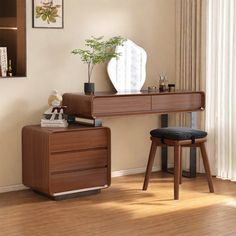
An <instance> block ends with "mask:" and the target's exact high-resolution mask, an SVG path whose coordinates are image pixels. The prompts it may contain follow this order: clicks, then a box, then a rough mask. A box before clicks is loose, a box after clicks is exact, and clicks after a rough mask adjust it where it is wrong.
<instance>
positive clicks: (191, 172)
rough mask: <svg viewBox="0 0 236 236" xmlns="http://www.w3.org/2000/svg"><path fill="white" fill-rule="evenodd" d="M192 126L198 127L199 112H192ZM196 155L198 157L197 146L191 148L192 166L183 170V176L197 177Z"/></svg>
mask: <svg viewBox="0 0 236 236" xmlns="http://www.w3.org/2000/svg"><path fill="white" fill-rule="evenodd" d="M190 115H191V128H193V129H194V128H196V127H197V113H196V112H191V114H190ZM196 157H197V150H196V148H195V147H191V148H190V167H189V171H183V176H184V177H188V178H195V177H196V169H197V163H196Z"/></svg>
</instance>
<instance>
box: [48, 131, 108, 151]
mask: <svg viewBox="0 0 236 236" xmlns="http://www.w3.org/2000/svg"><path fill="white" fill-rule="evenodd" d="M108 136H109V132H108V129H104V128H103V129H93V130H92V129H89V130H81V131H80V132H78V131H75V132H73V131H71V132H57V133H53V134H52V135H51V146H50V147H51V149H50V151H51V152H52V153H53V152H62V151H77V150H81V149H82V150H83V149H90V148H99V147H107V146H108V140H109V138H108Z"/></svg>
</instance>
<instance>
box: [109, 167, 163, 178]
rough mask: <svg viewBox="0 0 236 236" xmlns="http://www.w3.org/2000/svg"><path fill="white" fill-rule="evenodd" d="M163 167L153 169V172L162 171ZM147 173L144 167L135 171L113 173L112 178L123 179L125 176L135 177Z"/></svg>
mask: <svg viewBox="0 0 236 236" xmlns="http://www.w3.org/2000/svg"><path fill="white" fill-rule="evenodd" d="M160 170H161V167H160V166H156V167H153V168H152V171H154V172H155V171H160ZM145 171H146V167H142V168H135V169H127V170H118V171H112V172H111V177H112V178H115V177H121V176H125V175H135V174H141V173H145Z"/></svg>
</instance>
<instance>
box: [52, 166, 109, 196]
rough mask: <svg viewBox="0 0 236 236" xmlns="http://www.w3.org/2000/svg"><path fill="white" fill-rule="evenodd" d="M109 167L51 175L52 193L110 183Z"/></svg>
mask: <svg viewBox="0 0 236 236" xmlns="http://www.w3.org/2000/svg"><path fill="white" fill-rule="evenodd" d="M107 174H108V173H107V168H98V169H91V170H84V171H76V172H70V173H61V174H53V175H51V185H50V186H51V188H50V192H51V193H59V192H65V191H70V190H76V189H83V188H92V187H98V186H104V185H107V184H108V176H107Z"/></svg>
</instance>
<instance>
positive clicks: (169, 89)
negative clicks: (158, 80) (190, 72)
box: [168, 84, 175, 92]
mask: <svg viewBox="0 0 236 236" xmlns="http://www.w3.org/2000/svg"><path fill="white" fill-rule="evenodd" d="M168 91H169V92H174V91H175V84H168Z"/></svg>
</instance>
